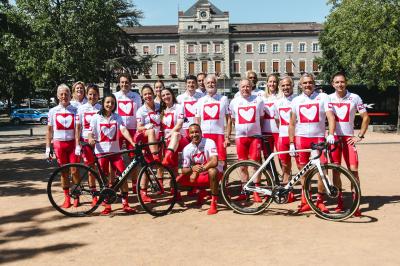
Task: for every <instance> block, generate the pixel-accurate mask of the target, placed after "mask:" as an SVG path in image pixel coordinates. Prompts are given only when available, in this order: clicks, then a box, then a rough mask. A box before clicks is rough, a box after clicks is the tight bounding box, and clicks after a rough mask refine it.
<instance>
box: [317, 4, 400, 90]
mask: <svg viewBox="0 0 400 266" xmlns="http://www.w3.org/2000/svg"><path fill="white" fill-rule="evenodd" d="M328 3H330V4H332V5H333V7H332V11H331V13H330V15H329V16H328V17H327V20H326V22H325V24H324V31H323V32H322V33H321V35H320V38H319V41H320V44H321V48H322V50H323V56H322V58H319V59H318V62H319V64H320V65H321V66H322V73H321V76H320V77H321V78H322V79H324V80H325V81H327V82H329V78H330V76H331V75H332V74H333V73H334V72H336V71H345V72H346V73H347V74H348V76H349V77H350V80H351V81H353V82H354V83H361V84H366V85H368V87H378V88H380V89H383V90H384V89H386V88H387V87H388V86H393V85H397V86H399V85H400V1H398V0H341V1H339V0H330V1H328Z"/></svg>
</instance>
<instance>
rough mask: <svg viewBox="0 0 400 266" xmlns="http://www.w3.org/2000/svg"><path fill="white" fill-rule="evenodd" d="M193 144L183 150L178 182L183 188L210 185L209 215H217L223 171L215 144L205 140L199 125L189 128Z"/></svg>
mask: <svg viewBox="0 0 400 266" xmlns="http://www.w3.org/2000/svg"><path fill="white" fill-rule="evenodd" d="M189 137H190V140H191V142H190V143H189V144H188V145H187V146H186V147H185V148H184V149H183V165H182V166H183V168H182V175H180V176H179V177H178V178H177V182H178V183H179V184H180V185H182V186H203V185H207V183H209V184H210V189H211V206H210V209H209V210H208V211H207V214H209V215H211V214H216V213H217V212H218V210H217V199H218V181H219V179H220V178H221V177H222V169H218V152H217V147H216V145H215V142H214V141H213V140H211V139H207V138H203V137H202V132H201V128H200V126H199V125H198V124H192V125H190V126H189Z"/></svg>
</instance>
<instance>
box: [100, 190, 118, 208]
mask: <svg viewBox="0 0 400 266" xmlns="http://www.w3.org/2000/svg"><path fill="white" fill-rule="evenodd" d="M100 197H102V198H103V199H104V201H105V202H107V203H108V204H112V203H114V202H115V201H116V200H117V193H116V192H115V191H114V190H112V189H111V188H103V189H102V190H101V191H100Z"/></svg>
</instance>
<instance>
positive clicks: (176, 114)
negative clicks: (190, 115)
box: [161, 104, 185, 135]
mask: <svg viewBox="0 0 400 266" xmlns="http://www.w3.org/2000/svg"><path fill="white" fill-rule="evenodd" d="M184 116H185V115H184V111H183V106H182V105H180V104H174V105H173V106H172V107H171V108H167V109H165V110H164V114H163V115H162V120H161V127H162V128H163V130H164V134H165V135H169V134H170V133H171V131H172V129H173V128H174V127H175V126H176V125H177V123H178V122H180V121H182V122H183V120H184ZM181 133H183V131H182V130H181Z"/></svg>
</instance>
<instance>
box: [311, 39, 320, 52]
mask: <svg viewBox="0 0 400 266" xmlns="http://www.w3.org/2000/svg"><path fill="white" fill-rule="evenodd" d="M312 51H313V53H317V52H319V44H318V43H316V42H315V43H313V44H312Z"/></svg>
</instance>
